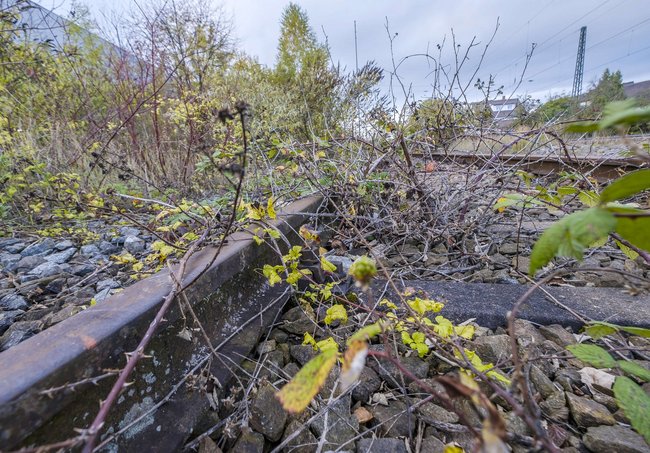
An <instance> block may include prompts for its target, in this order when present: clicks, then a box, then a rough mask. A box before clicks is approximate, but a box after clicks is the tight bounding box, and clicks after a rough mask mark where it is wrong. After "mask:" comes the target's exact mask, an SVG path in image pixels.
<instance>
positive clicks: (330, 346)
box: [315, 337, 339, 352]
mask: <svg viewBox="0 0 650 453" xmlns="http://www.w3.org/2000/svg"><path fill="white" fill-rule="evenodd" d="M315 348H316V349H317V350H319V351H321V352H325V351H330V350H334V351H336V352H338V351H339V345H338V344H337V343H336V341H335V340H334V338H332V337H328V338H326V339H324V340H321V341H319V342H317V343H316V345H315Z"/></svg>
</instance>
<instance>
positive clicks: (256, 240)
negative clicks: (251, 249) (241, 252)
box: [253, 234, 264, 245]
mask: <svg viewBox="0 0 650 453" xmlns="http://www.w3.org/2000/svg"><path fill="white" fill-rule="evenodd" d="M253 240H254V241H255V243H256V244H257V245H262V244H263V243H264V239H262V238H261V237H259V236H258V235H256V234H254V235H253Z"/></svg>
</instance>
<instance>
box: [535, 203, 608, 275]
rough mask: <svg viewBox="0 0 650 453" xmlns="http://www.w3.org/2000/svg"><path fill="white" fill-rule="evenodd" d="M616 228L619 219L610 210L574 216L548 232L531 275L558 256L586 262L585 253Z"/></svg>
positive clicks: (539, 245)
mask: <svg viewBox="0 0 650 453" xmlns="http://www.w3.org/2000/svg"><path fill="white" fill-rule="evenodd" d="M615 227H616V218H615V217H614V215H613V214H612V213H611V212H609V211H608V210H606V209H602V208H589V209H587V210H586V211H580V212H574V213H573V214H570V215H568V216H566V217H564V218H563V219H562V220H560V221H558V222H557V223H555V224H553V225H551V226H550V227H549V228H547V229H546V231H544V233H543V234H542V236H541V237H540V238H539V239H538V241H537V242H536V243H535V246H534V247H533V252H532V253H531V255H530V269H529V273H530V275H535V272H536V271H537V270H539V269H541V268H542V267H544V266H545V265H546V264H548V262H549V261H551V260H552V259H553V258H554V257H555V256H567V257H572V258H576V259H582V254H583V252H584V249H585V248H586V247H588V246H589V245H590V244H593V243H594V242H596V241H598V240H599V239H602V238H603V237H605V236H607V235H608V234H609V233H610V232H611V231H612V230H613V229H614V228H615Z"/></svg>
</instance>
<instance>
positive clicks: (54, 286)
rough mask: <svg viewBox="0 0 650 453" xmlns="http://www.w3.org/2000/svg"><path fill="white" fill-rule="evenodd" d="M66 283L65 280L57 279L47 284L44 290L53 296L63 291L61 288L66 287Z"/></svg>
mask: <svg viewBox="0 0 650 453" xmlns="http://www.w3.org/2000/svg"><path fill="white" fill-rule="evenodd" d="M66 283H67V280H66V279H65V278H63V277H62V278H57V279H54V280H52V281H51V282H50V283H48V284H47V285H46V286H45V290H46V291H49V292H50V293H53V294H59V293H60V292H61V291H62V290H63V287H64V286H65V285H66Z"/></svg>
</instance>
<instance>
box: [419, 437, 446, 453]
mask: <svg viewBox="0 0 650 453" xmlns="http://www.w3.org/2000/svg"><path fill="white" fill-rule="evenodd" d="M420 451H421V452H422V453H444V451H445V444H444V443H443V442H442V441H441V440H440V439H438V438H437V437H433V436H429V437H425V438H424V439H422V449H421V450H420Z"/></svg>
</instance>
